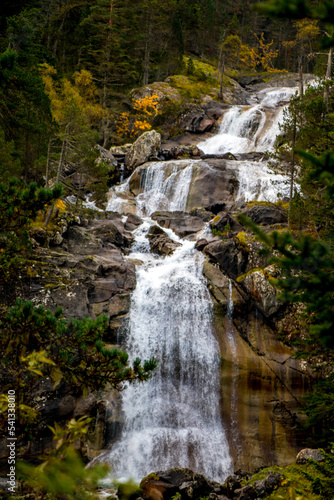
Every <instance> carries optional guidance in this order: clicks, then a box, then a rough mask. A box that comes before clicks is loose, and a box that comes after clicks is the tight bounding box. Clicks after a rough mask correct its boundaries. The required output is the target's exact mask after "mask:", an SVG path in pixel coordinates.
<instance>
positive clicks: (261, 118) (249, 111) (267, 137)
mask: <svg viewBox="0 0 334 500" xmlns="http://www.w3.org/2000/svg"><path fill="white" fill-rule="evenodd" d="M296 91H297V89H296V88H294V87H292V88H285V87H281V88H276V89H270V90H268V89H265V90H262V91H260V92H259V93H258V94H257V99H258V101H260V104H256V105H254V106H249V105H247V106H233V107H231V108H230V109H228V110H227V111H226V112H225V114H224V116H223V120H222V122H221V125H220V128H219V131H218V134H217V135H215V136H214V137H211V138H210V139H207V140H206V141H204V142H200V143H199V144H198V147H199V148H200V149H201V150H202V151H204V153H206V154H224V153H233V154H237V153H249V152H253V151H262V152H263V151H267V150H270V151H271V150H272V149H273V146H274V142H275V139H276V136H277V134H278V133H279V124H280V123H282V121H283V109H284V107H285V106H286V105H287V102H288V101H289V99H290V98H291V96H292V95H293V94H294V93H295V92H296ZM268 124H269V127H268Z"/></svg>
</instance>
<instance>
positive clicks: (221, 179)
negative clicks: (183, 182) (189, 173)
mask: <svg viewBox="0 0 334 500" xmlns="http://www.w3.org/2000/svg"><path fill="white" fill-rule="evenodd" d="M232 163H234V162H232V161H231V160H223V159H219V160H218V159H208V160H205V161H204V160H201V161H200V162H197V163H196V164H194V165H193V180H192V183H191V185H190V189H189V195H188V201H187V208H188V210H189V209H191V208H194V207H209V206H210V205H214V204H215V203H218V202H224V203H231V202H233V201H234V199H235V196H236V194H237V192H238V189H239V181H238V178H237V172H236V170H235V169H234V168H230V167H231V164H232ZM211 211H212V210H211Z"/></svg>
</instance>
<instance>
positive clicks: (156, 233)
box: [147, 226, 181, 255]
mask: <svg viewBox="0 0 334 500" xmlns="http://www.w3.org/2000/svg"><path fill="white" fill-rule="evenodd" d="M147 238H148V240H149V242H150V248H151V252H154V253H157V254H159V255H171V254H172V253H173V252H174V250H175V249H176V248H177V247H179V246H181V244H180V243H178V242H176V241H174V240H172V238H169V236H167V234H166V233H165V231H164V230H163V229H161V227H159V226H152V227H151V228H150V230H149V232H148V234H147Z"/></svg>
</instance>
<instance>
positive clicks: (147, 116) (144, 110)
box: [117, 94, 159, 137]
mask: <svg viewBox="0 0 334 500" xmlns="http://www.w3.org/2000/svg"><path fill="white" fill-rule="evenodd" d="M158 102H159V96H158V95H157V94H153V95H152V96H146V97H142V98H139V99H136V100H135V101H134V102H133V110H134V112H135V113H136V116H134V117H131V116H130V114H129V113H126V112H124V113H122V114H121V115H120V117H119V119H118V122H117V134H118V135H119V136H120V137H125V136H127V137H136V135H138V134H139V132H145V131H147V130H151V128H152V125H151V123H150V120H151V119H152V117H154V116H156V115H157V114H158Z"/></svg>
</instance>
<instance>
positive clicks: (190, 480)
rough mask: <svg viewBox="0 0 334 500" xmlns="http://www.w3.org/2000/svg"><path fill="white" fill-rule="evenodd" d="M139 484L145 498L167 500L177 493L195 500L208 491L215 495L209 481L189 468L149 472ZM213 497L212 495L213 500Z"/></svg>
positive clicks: (184, 497)
mask: <svg viewBox="0 0 334 500" xmlns="http://www.w3.org/2000/svg"><path fill="white" fill-rule="evenodd" d="M140 486H141V488H142V490H143V497H144V498H145V499H147V500H158V499H159V500H169V499H170V498H171V497H172V496H174V495H176V494H178V496H180V497H181V498H182V499H184V500H197V499H199V498H201V497H203V496H208V495H210V493H212V494H213V495H216V493H215V492H214V491H213V487H212V485H210V482H209V481H208V480H207V479H206V478H205V477H204V476H202V475H201V474H198V473H195V472H193V471H192V470H190V469H181V468H177V469H170V470H168V471H165V472H155V473H153V474H149V475H148V476H147V477H146V478H144V479H143V480H142V482H141V483H140ZM214 498H216V496H215V497H212V500H214Z"/></svg>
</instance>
